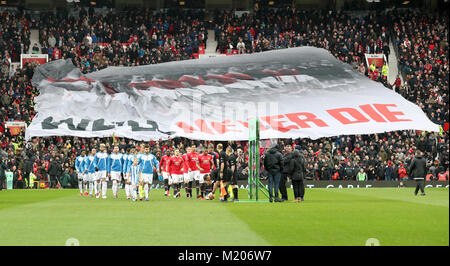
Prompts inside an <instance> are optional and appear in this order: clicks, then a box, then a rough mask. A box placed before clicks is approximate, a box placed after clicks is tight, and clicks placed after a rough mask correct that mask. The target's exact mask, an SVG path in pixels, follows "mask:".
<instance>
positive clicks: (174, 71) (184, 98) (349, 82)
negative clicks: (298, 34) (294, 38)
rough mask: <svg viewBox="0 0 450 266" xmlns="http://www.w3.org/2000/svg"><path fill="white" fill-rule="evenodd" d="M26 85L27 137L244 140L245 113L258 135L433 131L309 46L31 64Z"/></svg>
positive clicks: (404, 104) (406, 107)
mask: <svg viewBox="0 0 450 266" xmlns="http://www.w3.org/2000/svg"><path fill="white" fill-rule="evenodd" d="M33 84H34V85H35V86H36V87H37V88H38V89H39V90H40V95H39V96H37V97H36V98H35V103H36V105H35V109H36V111H37V115H36V116H35V117H34V119H33V121H32V123H31V125H30V126H29V127H28V128H27V131H26V137H27V139H30V138H31V137H33V136H53V135H70V136H81V137H107V136H112V135H113V134H114V135H115V136H117V137H128V138H133V139H137V140H149V139H150V138H152V139H159V138H162V139H167V138H168V136H172V137H174V136H182V137H187V138H190V139H208V140H246V139H247V138H248V119H249V118H251V117H258V118H259V120H260V122H261V123H260V124H261V128H260V131H261V138H262V139H266V138H298V137H302V138H305V137H306V138H312V139H317V138H321V137H329V136H337V135H352V134H372V133H381V132H387V131H395V130H407V129H416V130H425V131H435V132H439V126H438V125H436V124H434V123H432V122H431V121H430V120H429V119H428V118H427V117H426V115H425V114H424V113H423V112H422V110H421V109H420V108H419V107H418V106H417V105H415V104H413V103H411V102H409V101H407V100H405V99H404V98H403V97H402V96H400V95H399V94H397V93H395V92H394V91H392V90H389V89H387V88H385V87H384V86H383V85H381V84H380V83H377V82H374V81H371V80H369V79H368V78H367V77H365V76H364V75H362V74H360V73H359V72H357V71H356V70H354V69H353V68H352V67H351V66H350V65H348V64H344V63H342V62H340V61H339V60H337V59H336V58H334V57H333V56H331V55H330V54H329V53H328V52H327V51H326V50H324V49H320V48H313V47H300V48H292V49H284V50H278V51H269V52H263V53H258V54H251V55H237V56H229V57H217V58H205V59H200V60H189V61H178V62H169V63H162V64H158V65H149V66H139V67H109V68H106V69H104V70H101V71H97V72H93V73H90V74H87V75H82V74H81V73H80V71H79V70H78V69H77V68H76V67H75V66H74V65H73V64H72V62H71V61H70V60H57V61H53V62H50V63H47V64H45V65H42V66H39V67H38V68H37V70H36V71H35V74H34V76H33Z"/></svg>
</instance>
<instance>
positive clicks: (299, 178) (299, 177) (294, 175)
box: [289, 150, 306, 202]
mask: <svg viewBox="0 0 450 266" xmlns="http://www.w3.org/2000/svg"><path fill="white" fill-rule="evenodd" d="M305 173H306V165H305V158H304V157H303V155H302V154H301V153H300V151H298V150H295V151H294V152H293V153H292V158H291V160H290V162H289V175H290V176H291V179H292V187H293V188H294V200H293V201H292V202H301V201H303V200H304V199H303V197H304V196H305V185H304V184H303V178H304V177H305Z"/></svg>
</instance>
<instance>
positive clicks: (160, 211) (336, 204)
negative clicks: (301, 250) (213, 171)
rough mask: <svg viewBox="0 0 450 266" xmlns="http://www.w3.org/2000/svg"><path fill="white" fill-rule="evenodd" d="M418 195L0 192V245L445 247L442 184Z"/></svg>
mask: <svg viewBox="0 0 450 266" xmlns="http://www.w3.org/2000/svg"><path fill="white" fill-rule="evenodd" d="M183 192H184V191H183ZM426 192H427V195H426V196H414V195H413V188H369V189H363V188H361V189H317V188H314V189H306V195H305V201H304V202H302V203H292V202H290V201H289V202H282V203H243V202H240V203H232V202H228V203H221V202H219V201H218V200H214V201H206V200H205V201H202V200H198V199H188V198H185V197H182V198H177V199H174V198H172V197H165V196H164V195H163V190H162V189H154V190H152V191H151V194H150V201H148V202H146V201H143V202H132V201H130V200H126V199H125V198H124V191H123V189H122V190H121V191H120V194H119V197H120V198H119V199H113V198H112V194H111V190H110V189H109V190H108V199H95V198H89V197H81V196H80V195H79V193H78V191H77V190H72V189H69V190H9V191H1V192H0V245H56V246H62V245H66V242H67V240H68V239H76V240H77V241H78V243H79V245H81V246H86V245H164V246H167V245H174V246H188V245H196V246H197V245H200V246H208V245H212V246H218V245H220V246H236V245H244V246H246V245H251V246H259V245H264V246H267V245H288V246H293V245H295V246H299V245H314V246H317V245H319V246H324V245H326V246H333V245H351V246H363V245H365V244H366V241H367V240H368V239H369V238H375V239H377V240H378V241H379V244H380V245H381V246H383V245H384V246H392V245H445V246H448V245H449V191H448V188H436V189H427V190H426ZM194 194H195V192H194ZM182 195H184V193H183V194H182ZM289 196H290V197H292V190H289ZM240 198H242V199H245V198H247V190H240Z"/></svg>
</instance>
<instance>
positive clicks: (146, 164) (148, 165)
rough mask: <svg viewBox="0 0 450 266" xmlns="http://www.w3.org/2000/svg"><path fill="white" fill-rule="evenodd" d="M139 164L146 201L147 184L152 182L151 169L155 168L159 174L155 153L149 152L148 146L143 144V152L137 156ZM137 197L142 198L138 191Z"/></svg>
mask: <svg viewBox="0 0 450 266" xmlns="http://www.w3.org/2000/svg"><path fill="white" fill-rule="evenodd" d="M139 165H140V166H141V171H142V183H141V185H143V186H144V193H145V197H144V200H146V201H148V200H149V198H148V194H149V184H150V185H151V184H152V183H153V171H154V170H156V171H157V172H158V175H159V162H158V160H157V159H156V157H155V155H153V154H151V153H150V146H148V145H147V146H145V148H144V153H143V154H142V155H141V157H140V158H139ZM139 192H140V191H139ZM139 197H140V198H142V195H141V193H139Z"/></svg>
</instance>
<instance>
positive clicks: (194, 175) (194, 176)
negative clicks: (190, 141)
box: [187, 145, 201, 199]
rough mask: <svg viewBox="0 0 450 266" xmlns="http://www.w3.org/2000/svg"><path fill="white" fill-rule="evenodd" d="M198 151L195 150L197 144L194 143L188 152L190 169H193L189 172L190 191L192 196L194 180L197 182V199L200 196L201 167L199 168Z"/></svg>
mask: <svg viewBox="0 0 450 266" xmlns="http://www.w3.org/2000/svg"><path fill="white" fill-rule="evenodd" d="M198 157H199V154H198V152H196V151H195V145H192V147H191V152H190V153H188V154H187V158H188V163H189V169H190V170H191V171H190V172H189V174H190V177H189V180H190V181H189V191H190V193H191V196H192V181H194V182H195V190H196V192H197V199H198V198H200V197H201V196H200V193H199V190H200V169H198Z"/></svg>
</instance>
